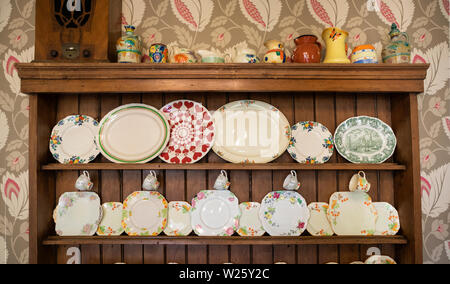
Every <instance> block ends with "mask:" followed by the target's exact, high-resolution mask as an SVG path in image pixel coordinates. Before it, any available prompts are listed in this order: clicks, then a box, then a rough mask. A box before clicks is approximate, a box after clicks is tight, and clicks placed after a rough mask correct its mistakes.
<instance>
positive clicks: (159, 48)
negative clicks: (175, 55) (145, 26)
mask: <svg viewBox="0 0 450 284" xmlns="http://www.w3.org/2000/svg"><path fill="white" fill-rule="evenodd" d="M148 55H149V57H150V63H167V60H168V57H169V51H168V49H167V46H166V45H165V44H162V43H154V44H152V45H151V46H150V49H149V52H148Z"/></svg>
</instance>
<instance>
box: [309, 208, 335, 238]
mask: <svg viewBox="0 0 450 284" xmlns="http://www.w3.org/2000/svg"><path fill="white" fill-rule="evenodd" d="M308 209H309V212H310V215H311V217H310V218H309V221H308V226H306V230H307V231H308V233H310V234H311V235H312V236H332V235H333V234H334V232H333V229H332V228H331V225H330V221H328V217H327V211H328V203H324V202H312V203H310V204H309V205H308Z"/></svg>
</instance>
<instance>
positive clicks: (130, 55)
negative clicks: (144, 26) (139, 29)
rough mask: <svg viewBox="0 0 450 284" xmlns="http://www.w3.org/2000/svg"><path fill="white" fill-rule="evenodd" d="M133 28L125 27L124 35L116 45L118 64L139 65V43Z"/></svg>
mask: <svg viewBox="0 0 450 284" xmlns="http://www.w3.org/2000/svg"><path fill="white" fill-rule="evenodd" d="M135 29H136V28H135V27H134V26H125V31H126V32H125V35H124V36H123V37H121V38H120V39H119V40H118V41H117V44H116V49H117V57H118V62H119V63H141V41H140V39H139V37H138V36H137V35H135V34H134V30H135Z"/></svg>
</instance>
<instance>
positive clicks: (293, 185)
mask: <svg viewBox="0 0 450 284" xmlns="http://www.w3.org/2000/svg"><path fill="white" fill-rule="evenodd" d="M283 188H284V189H286V190H298V189H299V188H300V182H299V181H298V179H297V172H296V171H291V173H290V174H289V175H288V176H287V177H286V179H285V180H284V183H283Z"/></svg>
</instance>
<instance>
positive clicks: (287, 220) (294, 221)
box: [259, 191, 309, 236]
mask: <svg viewBox="0 0 450 284" xmlns="http://www.w3.org/2000/svg"><path fill="white" fill-rule="evenodd" d="M259 219H260V220H261V223H262V225H263V227H264V230H265V231H266V232H267V233H269V234H270V235H271V236H300V235H301V234H302V233H303V232H304V231H305V230H306V227H307V225H308V220H309V209H308V206H307V205H306V201H305V199H304V198H303V197H302V196H301V195H300V194H299V193H297V192H295V191H274V192H270V193H269V194H267V195H266V196H265V197H264V199H263V200H262V202H261V209H260V210H259Z"/></svg>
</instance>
